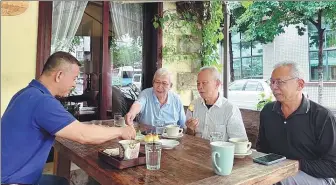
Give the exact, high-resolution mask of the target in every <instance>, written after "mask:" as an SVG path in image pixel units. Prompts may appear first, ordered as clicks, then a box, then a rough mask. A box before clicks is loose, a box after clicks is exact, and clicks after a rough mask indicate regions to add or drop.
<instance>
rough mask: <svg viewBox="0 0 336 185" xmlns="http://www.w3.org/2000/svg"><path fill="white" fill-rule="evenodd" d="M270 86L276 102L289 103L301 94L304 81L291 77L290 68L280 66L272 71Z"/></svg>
mask: <svg viewBox="0 0 336 185" xmlns="http://www.w3.org/2000/svg"><path fill="white" fill-rule="evenodd" d="M270 85H271V89H272V92H273V94H274V96H275V98H276V100H277V101H279V102H289V101H293V100H296V98H297V97H299V96H298V95H299V94H302V89H303V87H304V81H303V80H302V79H299V78H297V77H294V76H293V75H292V72H291V67H290V66H281V67H278V68H276V69H274V70H273V72H272V77H271V79H270Z"/></svg>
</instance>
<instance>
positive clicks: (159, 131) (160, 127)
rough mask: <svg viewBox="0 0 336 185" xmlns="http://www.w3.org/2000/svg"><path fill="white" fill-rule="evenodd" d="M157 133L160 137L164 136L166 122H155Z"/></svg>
mask: <svg viewBox="0 0 336 185" xmlns="http://www.w3.org/2000/svg"><path fill="white" fill-rule="evenodd" d="M154 125H155V132H156V133H157V134H159V135H162V133H163V130H164V128H165V127H164V126H165V122H164V121H161V120H155V123H154Z"/></svg>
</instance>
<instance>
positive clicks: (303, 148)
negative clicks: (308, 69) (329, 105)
mask: <svg viewBox="0 0 336 185" xmlns="http://www.w3.org/2000/svg"><path fill="white" fill-rule="evenodd" d="M302 75H303V73H302V72H301V70H300V68H299V67H298V65H297V64H296V63H294V62H285V63H280V64H278V65H276V67H275V69H274V70H273V72H272V78H271V88H272V91H273V94H274V96H275V98H276V100H277V101H276V102H272V103H269V104H267V105H266V106H265V107H264V108H263V110H262V111H261V113H260V128H259V137H258V141H257V144H256V146H257V150H258V151H261V152H264V153H276V154H280V155H284V156H286V157H287V158H289V159H294V160H298V161H299V172H298V173H297V174H296V175H295V176H292V177H289V178H287V179H284V180H283V181H281V182H279V183H278V184H281V185H296V184H305V185H331V184H334V181H333V179H332V178H335V177H336V139H335V138H336V119H335V117H334V115H333V114H332V113H331V112H330V111H329V110H328V109H326V108H324V107H323V106H321V105H319V104H317V103H315V102H313V101H311V100H309V99H307V98H306V97H304V95H303V94H302V89H303V87H304V80H303V76H302Z"/></svg>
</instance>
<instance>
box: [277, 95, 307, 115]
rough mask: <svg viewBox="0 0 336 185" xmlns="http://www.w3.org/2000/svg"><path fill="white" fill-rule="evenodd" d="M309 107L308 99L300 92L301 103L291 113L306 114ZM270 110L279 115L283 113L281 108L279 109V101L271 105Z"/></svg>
mask: <svg viewBox="0 0 336 185" xmlns="http://www.w3.org/2000/svg"><path fill="white" fill-rule="evenodd" d="M309 109H310V101H309V99H307V98H306V97H305V96H304V95H303V94H302V100H301V104H300V106H299V108H298V109H297V110H296V111H294V113H293V115H295V114H306V113H308V111H309ZM272 111H273V112H276V113H278V114H280V115H283V113H282V110H281V103H280V102H279V101H276V102H275V104H274V105H273V109H272Z"/></svg>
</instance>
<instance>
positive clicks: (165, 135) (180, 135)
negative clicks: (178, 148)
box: [161, 133, 183, 139]
mask: <svg viewBox="0 0 336 185" xmlns="http://www.w3.org/2000/svg"><path fill="white" fill-rule="evenodd" d="M161 136H162V137H164V138H168V139H179V138H181V137H182V136H183V133H180V134H179V135H177V136H168V135H167V133H163V134H162V135H161Z"/></svg>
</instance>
